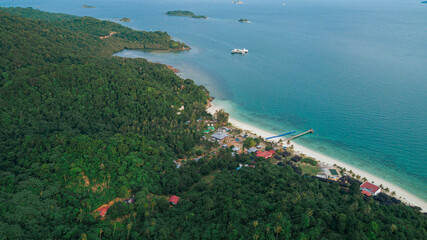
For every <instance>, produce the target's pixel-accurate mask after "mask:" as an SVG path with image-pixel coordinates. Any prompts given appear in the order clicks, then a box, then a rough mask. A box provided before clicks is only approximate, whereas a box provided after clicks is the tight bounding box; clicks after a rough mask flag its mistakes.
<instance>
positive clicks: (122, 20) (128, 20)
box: [120, 18, 132, 22]
mask: <svg viewBox="0 0 427 240" xmlns="http://www.w3.org/2000/svg"><path fill="white" fill-rule="evenodd" d="M130 21H132V20H131V19H130V18H122V19H120V22H130Z"/></svg>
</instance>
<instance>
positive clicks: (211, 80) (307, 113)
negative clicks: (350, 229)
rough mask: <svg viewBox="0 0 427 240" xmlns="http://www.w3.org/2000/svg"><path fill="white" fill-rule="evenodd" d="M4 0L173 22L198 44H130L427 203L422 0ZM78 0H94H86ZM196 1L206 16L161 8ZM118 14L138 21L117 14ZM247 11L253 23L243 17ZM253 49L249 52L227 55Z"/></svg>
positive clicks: (141, 23)
mask: <svg viewBox="0 0 427 240" xmlns="http://www.w3.org/2000/svg"><path fill="white" fill-rule="evenodd" d="M243 2H244V3H243V4H234V3H232V2H231V0H67V1H62V0H0V6H3V7H9V6H20V7H33V8H38V9H40V10H43V11H49V12H60V13H67V14H73V15H78V16H92V17H96V18H99V19H103V20H110V21H114V22H117V23H120V24H123V25H125V26H128V27H131V28H133V29H137V30H145V31H166V32H168V33H169V34H170V35H171V36H172V37H173V38H174V39H175V40H178V41H182V42H185V43H186V44H188V45H189V46H190V47H191V48H192V49H191V50H190V51H185V52H178V53H162V52H143V51H134V50H125V51H123V52H120V53H118V54H116V55H118V56H122V57H142V58H146V59H148V60H150V61H153V62H160V63H165V64H169V65H172V66H174V67H175V68H178V69H179V70H181V73H179V74H180V76H181V77H183V78H190V79H193V80H194V81H195V82H196V83H197V84H199V85H204V86H206V88H207V89H208V90H209V91H210V93H211V95H212V96H214V97H215V98H216V100H215V104H216V105H220V106H221V107H223V108H224V109H226V110H227V111H228V112H230V113H231V115H232V117H233V118H236V119H238V120H240V121H242V122H245V123H248V124H252V125H254V126H257V127H259V128H262V129H265V130H268V131H270V132H274V133H277V134H281V133H285V132H288V131H291V130H296V131H297V133H299V132H303V131H306V130H308V129H310V128H313V129H314V131H315V133H314V134H310V135H306V136H304V137H301V138H299V139H297V140H296V142H297V143H299V144H301V145H304V146H306V147H309V148H311V149H313V150H315V151H317V152H320V153H323V154H325V155H328V156H330V157H333V158H336V159H339V160H340V161H342V162H346V163H348V164H350V165H352V166H355V167H356V168H359V169H363V170H365V171H367V172H369V173H372V174H375V175H377V176H379V177H381V178H383V179H385V180H387V181H389V182H392V183H394V184H395V185H398V186H400V187H402V188H404V189H405V190H407V191H408V192H411V193H413V194H414V195H416V196H418V197H420V198H421V199H423V200H426V201H427V4H421V0H345V1H343V0H243ZM83 4H87V5H92V6H95V7H96V8H82V5H83ZM169 10H189V11H192V12H194V13H195V14H197V15H205V16H207V17H208V18H207V19H205V20H203V19H192V18H186V17H174V16H166V15H165V13H166V12H167V11H169ZM123 17H127V18H130V19H131V20H132V21H131V22H125V23H123V22H120V21H119V20H120V19H121V18H123ZM241 18H244V19H248V20H249V21H250V22H248V23H241V22H239V21H238V20H239V19H241ZM234 48H246V49H248V50H249V53H248V54H245V55H232V54H230V51H231V50H232V49H234Z"/></svg>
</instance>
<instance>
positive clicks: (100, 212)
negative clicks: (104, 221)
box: [98, 206, 110, 217]
mask: <svg viewBox="0 0 427 240" xmlns="http://www.w3.org/2000/svg"><path fill="white" fill-rule="evenodd" d="M109 208H110V206H108V207H103V208H100V209H98V212H99V215H100V216H101V217H104V216H105V214H107V210H108V209H109Z"/></svg>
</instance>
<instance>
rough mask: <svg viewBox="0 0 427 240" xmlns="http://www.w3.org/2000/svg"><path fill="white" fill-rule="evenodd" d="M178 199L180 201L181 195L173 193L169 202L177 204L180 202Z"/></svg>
mask: <svg viewBox="0 0 427 240" xmlns="http://www.w3.org/2000/svg"><path fill="white" fill-rule="evenodd" d="M178 201H179V197H177V196H175V195H173V196H171V197H170V198H169V203H170V204H173V205H176V204H177V203H178Z"/></svg>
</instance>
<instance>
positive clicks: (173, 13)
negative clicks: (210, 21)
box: [166, 10, 207, 19]
mask: <svg viewBox="0 0 427 240" xmlns="http://www.w3.org/2000/svg"><path fill="white" fill-rule="evenodd" d="M166 15H169V16H178V17H190V18H196V19H206V18H207V17H206V16H203V15H196V14H194V13H193V12H190V11H181V10H177V11H168V12H166Z"/></svg>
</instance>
